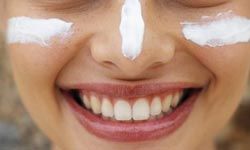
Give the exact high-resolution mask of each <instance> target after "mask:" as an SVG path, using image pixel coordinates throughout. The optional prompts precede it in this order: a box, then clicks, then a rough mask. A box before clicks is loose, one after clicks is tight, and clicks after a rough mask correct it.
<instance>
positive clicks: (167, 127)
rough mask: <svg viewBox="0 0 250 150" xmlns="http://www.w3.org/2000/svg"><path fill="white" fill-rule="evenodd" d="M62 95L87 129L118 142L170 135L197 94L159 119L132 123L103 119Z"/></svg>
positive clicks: (177, 126) (188, 112)
mask: <svg viewBox="0 0 250 150" xmlns="http://www.w3.org/2000/svg"><path fill="white" fill-rule="evenodd" d="M64 96H65V97H66V99H67V103H68V106H69V107H70V109H71V110H72V111H73V114H74V115H75V116H76V118H77V119H78V121H79V122H80V124H81V125H82V126H83V127H84V128H85V129H86V130H87V131H89V132H90V133H92V134H94V135H96V136H97V137H100V138H102V139H106V140H111V141H118V142H137V141H146V140H155V139H159V138H162V137H166V136H168V135H170V134H171V133H173V132H174V131H176V130H177V129H178V128H179V127H180V126H181V125H182V124H184V122H185V121H186V120H187V118H188V116H189V114H190V113H191V111H192V108H193V105H194V103H195V101H196V99H197V98H198V94H194V95H192V96H191V97H190V98H189V99H187V100H186V101H185V102H184V103H183V104H182V105H180V106H179V107H177V108H176V109H175V110H174V111H173V112H172V113H170V114H168V115H165V116H163V117H162V118H160V119H155V120H148V121H144V122H133V123H132V122H118V121H109V120H104V119H103V118H102V117H100V116H97V115H94V114H92V113H91V112H89V111H88V110H86V109H84V108H83V107H81V106H79V104H77V103H76V102H75V100H74V99H73V98H71V96H69V95H67V94H64Z"/></svg>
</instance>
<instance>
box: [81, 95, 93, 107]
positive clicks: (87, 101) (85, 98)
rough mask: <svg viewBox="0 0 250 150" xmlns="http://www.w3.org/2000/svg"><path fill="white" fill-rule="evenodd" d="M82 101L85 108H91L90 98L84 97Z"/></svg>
mask: <svg viewBox="0 0 250 150" xmlns="http://www.w3.org/2000/svg"><path fill="white" fill-rule="evenodd" d="M82 100H83V103H84V105H85V107H86V108H88V109H90V108H91V107H90V102H89V99H88V97H87V96H86V95H83V96H82Z"/></svg>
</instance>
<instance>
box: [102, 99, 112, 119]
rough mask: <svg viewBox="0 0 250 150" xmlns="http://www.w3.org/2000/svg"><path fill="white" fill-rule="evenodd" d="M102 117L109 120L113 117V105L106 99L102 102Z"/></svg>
mask: <svg viewBox="0 0 250 150" xmlns="http://www.w3.org/2000/svg"><path fill="white" fill-rule="evenodd" d="M102 115H103V116H104V117H110V118H112V117H113V116H114V110H113V105H112V103H111V102H110V101H109V100H108V99H107V98H104V99H103V100H102Z"/></svg>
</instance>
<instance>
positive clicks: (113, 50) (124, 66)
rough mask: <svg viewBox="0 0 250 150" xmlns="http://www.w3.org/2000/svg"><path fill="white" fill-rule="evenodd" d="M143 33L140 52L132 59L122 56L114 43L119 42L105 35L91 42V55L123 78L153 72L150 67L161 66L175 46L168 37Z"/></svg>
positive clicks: (166, 61) (169, 59)
mask: <svg viewBox="0 0 250 150" xmlns="http://www.w3.org/2000/svg"><path fill="white" fill-rule="evenodd" d="M145 35H146V36H145V37H146V38H145V40H144V44H143V47H142V52H141V54H140V55H139V56H138V57H137V58H136V59H134V60H133V61H131V60H130V59H129V58H126V57H124V55H123V54H122V50H121V46H120V44H115V43H119V42H114V40H113V39H111V38H110V39H109V38H107V37H106V38H103V39H102V40H96V41H93V42H92V45H91V55H92V57H93V59H94V60H95V61H96V62H97V63H98V64H99V65H101V66H105V68H108V70H109V71H111V72H114V73H119V74H122V75H123V76H124V78H130V79H131V78H137V77H139V76H140V77H141V76H143V74H146V73H148V72H150V73H153V72H152V68H156V67H162V66H164V65H166V64H168V62H169V61H171V60H172V58H173V56H174V52H175V46H174V43H173V41H172V40H171V39H170V38H168V37H161V38H160V39H161V40H159V39H158V38H150V36H147V33H145ZM151 37H152V36H151Z"/></svg>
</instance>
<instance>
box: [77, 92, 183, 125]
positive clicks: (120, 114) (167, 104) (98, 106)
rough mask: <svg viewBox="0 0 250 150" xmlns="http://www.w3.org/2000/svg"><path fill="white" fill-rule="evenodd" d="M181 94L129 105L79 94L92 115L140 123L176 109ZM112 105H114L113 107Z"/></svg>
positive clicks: (157, 97) (143, 99)
mask: <svg viewBox="0 0 250 150" xmlns="http://www.w3.org/2000/svg"><path fill="white" fill-rule="evenodd" d="M182 95H183V92H176V93H173V94H170V95H167V96H165V97H164V98H163V99H162V98H161V97H160V96H155V97H153V99H152V101H151V103H150V104H149V101H150V100H148V99H147V98H138V99H137V100H135V102H134V104H133V105H131V104H130V103H129V102H128V101H127V100H125V99H117V100H115V101H114V102H112V101H111V100H110V99H108V98H107V97H105V96H104V97H103V98H102V99H101V100H100V99H99V98H98V97H97V96H95V94H93V95H88V96H87V95H85V94H81V98H82V101H83V103H84V105H85V106H86V108H87V109H92V111H93V113H94V114H102V118H104V119H108V120H110V119H111V120H118V121H132V120H135V121H141V120H152V119H157V118H158V119H159V118H161V117H163V116H164V115H165V114H166V113H167V114H168V113H171V111H172V110H173V108H175V107H177V106H178V104H179V102H180V99H181V97H182ZM113 103H115V104H114V105H113Z"/></svg>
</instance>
